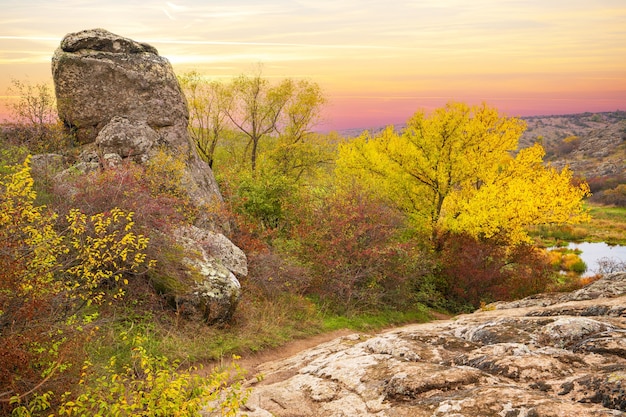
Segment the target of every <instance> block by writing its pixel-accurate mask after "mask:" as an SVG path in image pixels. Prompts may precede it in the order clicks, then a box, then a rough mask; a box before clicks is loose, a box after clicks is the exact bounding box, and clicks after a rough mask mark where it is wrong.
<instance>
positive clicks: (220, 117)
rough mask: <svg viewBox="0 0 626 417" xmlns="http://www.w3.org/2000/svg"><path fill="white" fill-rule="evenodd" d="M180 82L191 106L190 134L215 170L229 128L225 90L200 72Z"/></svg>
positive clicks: (193, 72)
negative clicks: (216, 159)
mask: <svg viewBox="0 0 626 417" xmlns="http://www.w3.org/2000/svg"><path fill="white" fill-rule="evenodd" d="M179 81H180V84H181V87H182V89H183V92H184V93H185V96H186V98H187V104H188V106H189V133H190V135H191V138H192V139H193V140H194V142H195V144H196V148H197V149H198V152H199V153H200V156H201V157H202V159H204V160H205V161H206V162H207V163H208V164H209V166H210V167H211V168H212V167H213V158H214V154H215V148H216V146H217V143H218V141H219V139H220V137H221V136H222V133H223V131H224V129H225V128H226V127H227V123H226V122H227V117H226V112H225V110H226V105H227V100H226V99H227V94H226V90H225V86H224V85H223V84H222V83H220V82H218V81H209V80H208V79H207V78H206V77H205V76H203V75H201V74H200V73H198V72H197V71H191V72H188V73H185V74H183V75H182V76H180V77H179Z"/></svg>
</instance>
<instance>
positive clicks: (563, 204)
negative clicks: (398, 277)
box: [337, 103, 589, 243]
mask: <svg viewBox="0 0 626 417" xmlns="http://www.w3.org/2000/svg"><path fill="white" fill-rule="evenodd" d="M524 129H525V123H524V122H523V121H522V120H519V119H516V118H508V117H503V116H500V115H499V114H498V112H497V110H495V109H492V108H489V107H488V106H486V105H482V106H474V107H469V106H467V105H466V104H463V103H449V104H447V105H446V106H445V107H444V108H441V109H437V110H435V111H434V113H433V114H432V115H431V116H430V117H427V116H426V115H425V114H424V113H423V112H418V113H416V114H415V115H414V116H413V117H412V118H411V119H410V120H409V121H408V123H407V127H406V129H405V130H404V132H402V133H398V132H396V131H394V129H393V128H392V127H389V128H387V129H385V130H384V131H383V132H382V133H381V134H379V135H377V136H376V137H372V136H370V135H369V134H365V135H362V136H361V137H359V138H357V139H356V140H354V141H352V142H349V143H346V144H342V145H340V148H339V159H338V161H337V166H338V170H337V172H338V176H339V177H340V178H344V179H347V178H351V179H356V180H358V181H361V182H362V183H364V184H367V185H369V186H370V187H371V188H374V189H376V190H377V191H378V192H380V193H383V194H384V195H386V196H388V197H389V198H391V199H392V200H393V201H395V202H396V204H397V205H398V206H399V207H400V208H402V209H403V210H404V211H405V212H406V213H407V214H408V215H409V216H411V218H412V219H413V221H414V224H415V225H416V227H417V228H418V229H420V230H423V231H427V232H429V233H431V236H432V237H433V239H434V238H435V237H436V236H437V234H438V233H439V232H440V231H441V230H451V231H455V232H466V233H469V234H471V235H472V236H476V237H479V236H480V237H487V238H489V237H493V236H495V235H498V236H501V237H506V238H508V240H509V241H510V242H511V243H517V242H522V241H527V240H528V236H527V234H526V231H525V229H526V227H528V226H530V225H534V224H543V223H558V224H563V223H573V222H578V221H584V220H585V219H586V215H585V213H584V211H583V209H582V203H581V200H582V198H583V197H585V196H587V195H588V193H589V189H588V187H587V185H586V184H582V185H579V186H574V185H572V182H571V180H572V175H571V171H569V170H568V169H564V170H563V171H561V172H558V171H556V170H554V169H552V168H549V167H545V166H544V165H543V156H544V152H543V148H542V147H541V146H540V145H535V146H533V147H531V148H528V149H524V150H522V151H520V152H519V153H518V154H517V156H516V157H515V158H513V157H512V156H511V152H512V151H514V150H515V149H516V148H517V144H518V140H519V137H520V136H521V134H522V132H523V131H524Z"/></svg>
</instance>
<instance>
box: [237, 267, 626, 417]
mask: <svg viewBox="0 0 626 417" xmlns="http://www.w3.org/2000/svg"><path fill="white" fill-rule="evenodd" d="M625 285H626V273H619V274H613V275H610V276H607V277H605V278H603V279H601V280H599V281H597V282H595V283H593V284H591V285H590V286H588V287H586V288H585V289H583V290H580V291H578V292H574V293H571V294H565V295H564V294H559V295H544V296H535V297H532V298H530V299H526V300H522V301H520V302H516V303H500V304H498V305H491V306H487V309H485V310H484V311H478V312H476V313H473V314H468V315H462V316H459V317H456V318H454V319H452V320H448V321H437V322H431V323H427V324H416V325H410V326H406V327H402V328H398V329H394V330H391V331H388V332H385V333H382V334H379V335H376V336H370V335H365V334H354V335H351V336H346V337H342V338H339V339H336V340H334V341H332V342H329V343H326V344H323V345H320V346H318V347H316V348H313V349H309V350H306V351H303V352H301V353H300V354H298V355H296V356H293V357H290V358H287V359H285V360H281V361H276V362H270V363H265V364H263V365H261V367H260V368H259V371H260V373H261V375H262V376H263V378H257V379H254V380H250V381H249V385H250V387H251V388H252V392H251V394H250V397H249V398H250V400H249V402H248V405H247V409H246V410H242V415H243V414H245V415H248V416H249V417H269V416H333V417H334V416H337V417H339V416H377V417H384V416H389V417H392V416H393V417H400V416H416V417H419V416H429V417H431V416H442V417H443V416H454V417H476V416H493V417H513V416H517V417H522V416H524V417H530V416H536V417H556V416H562V417H569V416H577V417H585V416H589V417H591V416H618V415H626V413H625V411H626V291H625Z"/></svg>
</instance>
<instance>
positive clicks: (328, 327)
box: [323, 306, 431, 332]
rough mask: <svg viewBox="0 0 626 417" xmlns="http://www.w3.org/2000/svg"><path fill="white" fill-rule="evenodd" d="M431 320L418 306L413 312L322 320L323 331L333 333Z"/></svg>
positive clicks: (370, 314) (366, 330) (387, 311)
mask: <svg viewBox="0 0 626 417" xmlns="http://www.w3.org/2000/svg"><path fill="white" fill-rule="evenodd" d="M430 319H431V316H430V314H429V312H428V309H427V308H426V307H423V306H419V307H418V308H416V309H415V310H413V311H397V310H385V311H380V312H376V313H366V314H358V315H353V316H349V317H348V316H328V317H325V318H323V329H324V330H325V331H333V330H340V329H351V330H357V331H363V332H371V331H377V330H381V329H383V328H385V327H389V326H397V325H401V324H407V323H423V322H427V321H429V320H430Z"/></svg>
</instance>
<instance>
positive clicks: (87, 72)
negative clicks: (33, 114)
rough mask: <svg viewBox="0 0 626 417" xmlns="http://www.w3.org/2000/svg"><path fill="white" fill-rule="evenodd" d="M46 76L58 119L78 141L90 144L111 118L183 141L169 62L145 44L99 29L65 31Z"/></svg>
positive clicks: (182, 106)
mask: <svg viewBox="0 0 626 417" xmlns="http://www.w3.org/2000/svg"><path fill="white" fill-rule="evenodd" d="M52 75H53V78H54V86H55V90H56V95H57V100H58V110H59V115H60V117H61V119H62V120H63V121H64V122H65V123H66V124H67V125H69V126H72V127H74V128H75V130H76V136H77V138H78V140H79V142H80V143H91V142H93V141H95V139H96V136H97V135H98V133H99V132H100V130H102V128H104V126H105V125H106V124H107V123H109V121H110V120H111V119H113V118H114V117H115V116H126V117H128V118H129V119H131V120H139V121H144V122H146V123H147V124H148V125H149V126H150V127H152V128H153V129H155V130H157V131H159V132H160V133H161V135H162V136H163V137H164V138H167V139H169V141H170V142H174V143H178V142H180V144H183V143H186V141H187V120H188V118H189V112H188V110H187V103H186V101H185V98H184V95H183V94H182V92H181V89H180V86H179V84H178V81H177V79H176V75H175V74H174V71H173V70H172V66H171V65H170V63H169V61H168V60H167V59H166V58H164V57H162V56H159V54H158V52H157V50H156V49H155V48H153V47H152V46H150V45H146V44H142V43H138V42H135V41H133V40H131V39H127V38H123V37H121V36H118V35H115V34H113V33H111V32H108V31H106V30H103V29H92V30H84V31H81V32H77V33H70V34H68V35H66V36H65V38H64V39H63V40H62V41H61V45H60V46H59V48H57V50H56V51H55V53H54V56H53V58H52Z"/></svg>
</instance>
